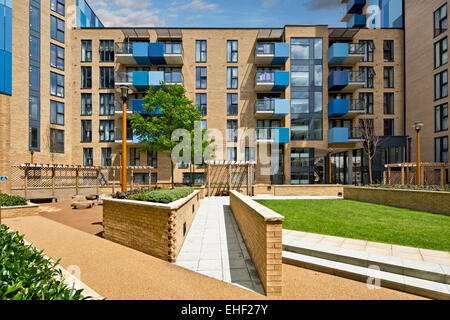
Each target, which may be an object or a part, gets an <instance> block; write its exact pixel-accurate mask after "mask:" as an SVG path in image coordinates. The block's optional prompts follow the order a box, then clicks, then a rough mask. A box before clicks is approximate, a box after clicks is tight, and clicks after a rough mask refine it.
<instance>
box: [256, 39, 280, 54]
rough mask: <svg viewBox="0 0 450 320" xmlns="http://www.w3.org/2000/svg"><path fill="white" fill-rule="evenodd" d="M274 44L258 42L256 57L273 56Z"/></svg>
mask: <svg viewBox="0 0 450 320" xmlns="http://www.w3.org/2000/svg"><path fill="white" fill-rule="evenodd" d="M274 54H275V43H273V42H258V43H257V44H256V55H274Z"/></svg>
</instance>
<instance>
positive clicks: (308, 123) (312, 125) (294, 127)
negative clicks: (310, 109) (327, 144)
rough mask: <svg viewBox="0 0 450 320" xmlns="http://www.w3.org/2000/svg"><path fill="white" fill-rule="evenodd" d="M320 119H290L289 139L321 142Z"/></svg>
mask: <svg viewBox="0 0 450 320" xmlns="http://www.w3.org/2000/svg"><path fill="white" fill-rule="evenodd" d="M322 126H323V125H322V118H320V119H319V118H316V119H314V118H313V119H307V118H303V119H302V118H301V119H292V120H291V137H292V140H322V139H323V133H322V132H323V130H322Z"/></svg>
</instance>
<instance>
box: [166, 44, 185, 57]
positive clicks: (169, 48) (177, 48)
mask: <svg viewBox="0 0 450 320" xmlns="http://www.w3.org/2000/svg"><path fill="white" fill-rule="evenodd" d="M163 43H164V54H175V55H179V54H183V44H182V43H181V42H180V43H165V42H163Z"/></svg>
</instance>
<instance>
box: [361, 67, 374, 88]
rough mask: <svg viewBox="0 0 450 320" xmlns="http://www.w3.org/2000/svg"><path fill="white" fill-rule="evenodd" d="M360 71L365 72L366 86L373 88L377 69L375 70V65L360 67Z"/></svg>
mask: <svg viewBox="0 0 450 320" xmlns="http://www.w3.org/2000/svg"><path fill="white" fill-rule="evenodd" d="M359 72H361V73H363V78H364V88H367V89H372V88H373V77H374V75H375V71H374V70H373V67H359Z"/></svg>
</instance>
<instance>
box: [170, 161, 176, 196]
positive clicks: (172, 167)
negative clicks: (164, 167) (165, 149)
mask: <svg viewBox="0 0 450 320" xmlns="http://www.w3.org/2000/svg"><path fill="white" fill-rule="evenodd" d="M170 168H171V169H172V170H171V171H172V189H175V178H174V176H175V167H174V165H173V161H172V160H170Z"/></svg>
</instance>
